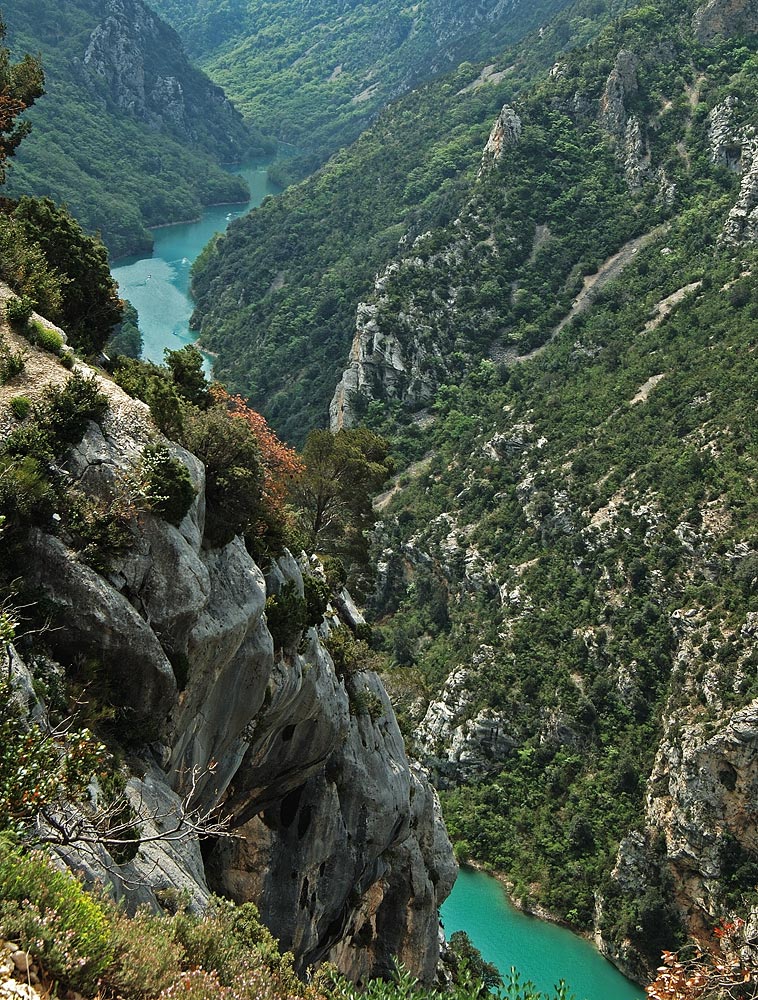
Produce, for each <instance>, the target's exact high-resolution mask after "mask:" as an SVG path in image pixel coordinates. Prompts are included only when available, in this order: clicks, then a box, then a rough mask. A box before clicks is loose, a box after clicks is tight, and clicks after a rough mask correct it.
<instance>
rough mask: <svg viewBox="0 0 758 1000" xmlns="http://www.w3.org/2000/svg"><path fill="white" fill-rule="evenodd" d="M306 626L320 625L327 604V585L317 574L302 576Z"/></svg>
mask: <svg viewBox="0 0 758 1000" xmlns="http://www.w3.org/2000/svg"><path fill="white" fill-rule="evenodd" d="M303 589H304V593H305V621H306V627H308V628H309V627H310V626H311V625H320V624H321V622H322V621H323V620H324V615H325V614H326V608H327V605H328V604H329V586H328V585H327V584H326V583H324V581H323V580H322V579H320V577H318V576H304V577H303Z"/></svg>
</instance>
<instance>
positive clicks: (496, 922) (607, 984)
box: [441, 869, 645, 1000]
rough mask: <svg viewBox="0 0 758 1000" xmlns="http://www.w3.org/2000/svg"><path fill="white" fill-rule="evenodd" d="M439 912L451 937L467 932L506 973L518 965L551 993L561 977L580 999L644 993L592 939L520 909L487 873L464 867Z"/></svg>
mask: <svg viewBox="0 0 758 1000" xmlns="http://www.w3.org/2000/svg"><path fill="white" fill-rule="evenodd" d="M441 913H442V922H443V923H444V925H445V933H446V934H447V936H448V937H449V936H450V935H451V934H452V933H453V931H466V932H467V934H468V935H469V937H470V938H471V940H472V942H473V943H474V944H475V945H476V947H477V948H478V949H479V951H481V953H482V956H483V957H484V958H485V959H486V960H487V961H488V962H492V963H493V964H494V965H496V966H497V967H498V969H499V970H500V971H501V972H502V973H503V975H504V976H506V975H507V974H508V971H509V970H510V968H511V966H515V967H516V968H517V969H518V971H519V973H520V974H521V979H522V981H523V980H525V979H531V981H532V982H533V983H534V985H535V986H536V987H538V989H540V990H542V991H543V992H546V993H547V995H548V996H550V995H551V991H552V989H553V987H554V986H555V984H556V983H557V982H558V981H559V980H561V979H563V980H565V982H566V983H567V985H568V987H569V994H571V993H573V995H574V996H575V997H576V1000H643V998H644V995H645V994H644V993H643V991H642V990H641V989H640V987H639V986H637V985H636V984H635V983H632V982H630V981H629V980H628V979H625V978H624V976H622V975H621V973H620V972H618V971H617V970H616V969H615V968H614V966H612V965H611V963H610V962H607V961H606V960H605V959H604V958H603V957H602V955H601V954H600V953H599V952H598V951H597V950H596V949H595V948H593V946H592V945H591V944H589V942H587V941H585V940H583V939H582V938H580V937H577V936H576V935H575V934H572V933H571V932H570V931H567V930H566V929H565V928H563V927H556V926H555V925H554V924H549V923H546V922H545V921H543V920H537V919H536V918H535V917H528V916H526V914H524V913H520V912H519V911H518V910H516V909H515V908H514V907H513V906H511V904H510V903H509V901H508V897H507V896H506V894H505V891H504V890H503V887H502V886H501V885H500V883H499V882H498V881H497V880H496V879H494V878H491V877H490V876H489V875H484V874H482V873H481V872H475V871H471V870H469V869H461V872H460V874H459V875H458V881H457V882H456V883H455V887H454V889H453V891H452V893H451V894H450V897H449V898H448V899H447V900H446V901H445V903H444V904H443V906H442V910H441Z"/></svg>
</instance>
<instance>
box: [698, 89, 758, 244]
mask: <svg viewBox="0 0 758 1000" xmlns="http://www.w3.org/2000/svg"><path fill="white" fill-rule="evenodd" d="M742 111H743V108H742V107H741V104H740V101H739V99H738V98H736V97H734V96H730V97H728V98H727V99H726V100H725V101H723V102H722V103H721V104H717V105H716V107H715V108H713V110H712V111H711V113H710V115H709V116H708V144H709V148H710V156H711V160H712V162H713V163H717V164H719V165H721V166H724V167H727V168H728V169H729V170H732V171H734V172H735V173H739V174H741V181H740V190H739V194H738V195H737V200H736V202H735V203H734V205H733V206H732V208H731V209H730V210H729V214H728V216H727V218H726V221H725V223H724V228H723V230H722V233H721V241H722V242H723V243H727V244H731V245H733V246H737V245H739V244H742V243H754V242H756V241H757V240H758V135H756V129H755V126H754V125H752V124H742V123H741V121H740V119H741V118H742V117H743V116H742Z"/></svg>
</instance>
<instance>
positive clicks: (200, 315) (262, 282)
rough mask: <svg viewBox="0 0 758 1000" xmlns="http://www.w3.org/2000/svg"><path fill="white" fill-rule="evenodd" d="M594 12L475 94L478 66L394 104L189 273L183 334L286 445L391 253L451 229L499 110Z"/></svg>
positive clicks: (537, 43) (503, 62) (512, 52)
mask: <svg viewBox="0 0 758 1000" xmlns="http://www.w3.org/2000/svg"><path fill="white" fill-rule="evenodd" d="M594 7H595V5H594V4H593V3H589V2H588V3H578V4H576V5H575V6H574V7H572V8H571V10H570V11H566V12H564V13H563V14H560V15H559V16H558V17H557V18H556V19H555V20H554V22H553V23H552V24H551V26H550V27H549V28H548V29H546V30H545V32H544V33H543V34H542V37H539V36H538V35H536V34H535V35H534V36H533V37H531V38H530V39H529V41H528V43H525V44H524V45H522V46H520V47H518V48H516V49H509V50H506V51H505V52H504V53H503V54H502V55H501V56H500V57H499V58H498V59H497V60H496V61H495V62H494V63H493V64H491V65H493V67H494V71H493V73H492V74H490V75H488V76H487V75H486V74H485V76H486V82H484V81H483V77H482V73H481V67H479V66H477V67H474V66H471V65H469V64H465V65H463V66H461V67H460V69H459V70H458V71H457V72H456V73H455V74H453V75H452V76H450V77H447V78H444V79H443V80H440V81H436V82H434V83H431V84H428V85H426V86H423V87H420V88H418V89H417V90H416V91H414V92H413V93H411V94H409V95H407V96H406V97H404V98H402V99H401V100H399V101H398V102H396V103H395V104H393V105H392V106H391V107H390V108H388V109H387V110H386V111H385V112H384V113H383V114H382V115H381V116H380V118H379V119H378V121H377V122H376V124H375V125H374V126H372V128H370V129H369V130H367V131H366V132H365V133H364V134H363V135H362V136H361V138H360V139H359V140H358V141H357V142H356V143H355V144H354V145H353V146H351V147H349V148H348V149H345V150H342V151H341V152H340V153H339V154H337V155H336V156H335V157H334V158H333V159H332V160H331V161H330V162H329V163H328V164H327V165H326V166H324V167H323V168H322V169H321V170H320V171H319V172H318V173H317V174H316V175H315V176H313V177H311V178H309V180H308V181H306V182H304V183H303V184H301V185H298V186H297V187H295V188H292V189H290V190H288V191H286V192H285V193H284V195H283V196H282V197H281V198H278V199H277V200H276V201H273V202H269V203H268V204H266V205H263V206H262V207H261V208H259V209H258V210H256V211H255V212H253V213H251V214H250V215H248V216H247V217H246V218H245V219H242V220H240V221H238V222H236V223H235V224H233V225H232V226H231V227H230V229H229V230H228V232H227V234H226V235H225V236H224V237H222V238H220V239H219V240H218V242H217V244H216V247H215V248H214V249H212V250H210V251H208V253H206V254H205V255H204V256H203V258H201V260H200V261H198V264H197V266H196V268H195V280H194V283H193V289H194V292H195V295H196V301H197V310H196V313H195V319H194V322H195V323H196V325H197V328H198V329H199V330H200V331H201V336H202V339H203V343H204V344H206V346H208V347H209V348H210V349H212V350H213V351H216V352H217V353H218V355H219V357H218V361H217V365H216V372H217V373H218V375H219V377H220V378H222V379H223V380H225V381H226V382H228V384H230V385H231V386H233V387H234V389H235V390H237V391H241V392H243V393H244V394H245V395H247V396H249V397H250V398H252V399H253V400H254V401H255V404H256V405H257V406H258V407H259V408H261V409H262V410H263V411H264V412H265V413H266V415H267V416H268V417H269V418H270V419H271V420H272V421H273V422H274V423H275V424H276V426H277V427H278V429H279V430H280V432H281V433H282V434H284V435H285V436H286V437H288V438H289V439H290V440H294V441H299V440H302V438H303V437H304V435H305V433H306V432H307V430H308V429H309V428H310V427H312V426H314V425H318V424H323V423H325V422H326V419H327V409H328V403H329V399H330V397H331V395H332V392H333V390H334V386H335V384H336V382H337V379H338V377H339V372H340V370H341V368H342V367H343V364H344V359H345V358H346V356H347V351H348V348H349V346H350V341H351V339H352V336H353V332H354V326H355V312H356V308H357V306H358V303H359V302H360V301H361V299H363V298H364V297H366V296H367V295H368V294H369V292H370V290H371V288H372V285H373V279H374V276H375V274H376V272H377V271H380V270H382V269H383V268H384V266H385V264H386V262H387V261H388V260H389V259H391V258H392V257H394V256H395V255H396V254H397V253H398V249H399V247H400V244H401V241H402V244H403V246H407V245H408V244H409V243H410V242H411V241H412V240H413V239H414V238H415V237H416V236H418V235H420V234H421V233H423V232H425V231H426V230H428V229H430V228H434V229H440V228H441V227H444V226H446V225H448V224H449V223H451V222H452V221H453V220H454V219H455V218H456V216H457V214H458V212H459V211H460V208H461V206H462V205H463V204H465V202H466V201H467V199H468V198H469V197H470V191H471V185H472V183H473V182H474V181H475V178H476V174H477V171H478V168H479V164H480V160H481V151H482V147H483V146H484V143H485V142H486V139H487V135H488V133H489V130H490V128H491V125H492V121H493V119H494V118H495V117H496V115H497V113H498V111H499V109H500V107H501V106H502V104H503V101H505V100H511V99H513V96H514V95H515V94H516V93H518V92H519V90H520V89H521V88H523V87H524V86H526V85H527V84H528V82H529V81H530V80H534V79H535V77H538V76H541V75H543V74H544V73H546V72H547V71H548V69H549V67H550V66H551V65H552V63H553V62H554V60H555V58H556V54H557V53H559V52H560V51H561V50H562V49H563V47H564V45H565V41H566V38H571V39H572V40H574V41H579V40H581V39H582V38H587V37H588V36H591V35H592V33H593V32H596V31H597V30H598V25H597V23H596V22H594V21H593V20H592V11H593V10H594ZM610 9H612V8H611V7H609V10H610ZM603 16H605V15H603ZM601 20H602V18H601Z"/></svg>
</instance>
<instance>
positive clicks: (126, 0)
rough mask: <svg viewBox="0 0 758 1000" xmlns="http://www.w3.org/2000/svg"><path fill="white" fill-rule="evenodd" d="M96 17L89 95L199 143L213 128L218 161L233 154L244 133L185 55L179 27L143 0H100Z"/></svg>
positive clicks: (87, 65) (87, 55)
mask: <svg viewBox="0 0 758 1000" xmlns="http://www.w3.org/2000/svg"><path fill="white" fill-rule="evenodd" d="M97 6H98V7H99V8H100V9H99V10H98V14H99V15H100V18H101V20H100V21H99V23H98V24H97V26H96V27H95V28H94V30H93V31H92V32H91V34H90V37H89V40H88V43H87V47H86V49H85V51H84V52H83V54H82V57H81V63H80V66H81V74H82V78H83V80H84V82H85V83H86V84H87V85H88V86H89V88H90V91H91V94H92V97H93V99H94V100H96V101H102V102H103V103H105V104H106V106H108V107H112V108H115V109H118V110H120V111H126V112H128V113H129V114H131V115H134V116H135V117H136V118H139V119H141V120H142V121H144V122H145V123H146V124H147V125H149V126H150V128H152V129H154V130H156V131H157V130H161V129H165V130H168V131H169V132H171V133H173V134H175V135H179V136H182V137H184V138H186V139H189V140H190V141H197V140H198V139H199V136H198V132H197V129H198V125H200V124H202V127H203V129H206V130H207V129H208V128H210V129H211V131H212V133H213V136H214V139H215V141H216V142H217V143H218V153H219V156H220V157H221V158H222V159H223V158H226V159H229V160H231V159H234V158H235V157H238V156H239V155H240V153H241V151H242V149H243V148H244V143H245V140H246V131H245V127H244V125H243V123H242V116H241V115H240V114H239V112H237V111H236V110H235V109H234V107H233V106H232V104H231V103H230V102H229V101H228V100H227V98H226V95H225V94H224V92H223V91H222V90H221V88H220V87H217V86H215V85H214V84H212V83H211V82H210V81H209V80H208V79H207V78H206V77H205V76H204V75H203V74H202V73H200V72H199V71H198V70H196V69H195V68H194V67H193V66H192V65H191V64H190V62H189V60H188V59H187V57H186V55H185V53H184V50H183V49H182V45H181V41H180V40H179V36H178V35H177V34H176V32H175V31H174V30H173V29H172V28H170V27H169V26H168V25H167V24H166V23H165V22H164V21H161V19H160V18H159V17H158V16H157V15H156V14H154V13H153V12H152V11H151V10H149V8H147V7H146V6H145V5H144V4H143V3H141V0H101V2H100V3H99V4H98V5H97Z"/></svg>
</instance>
